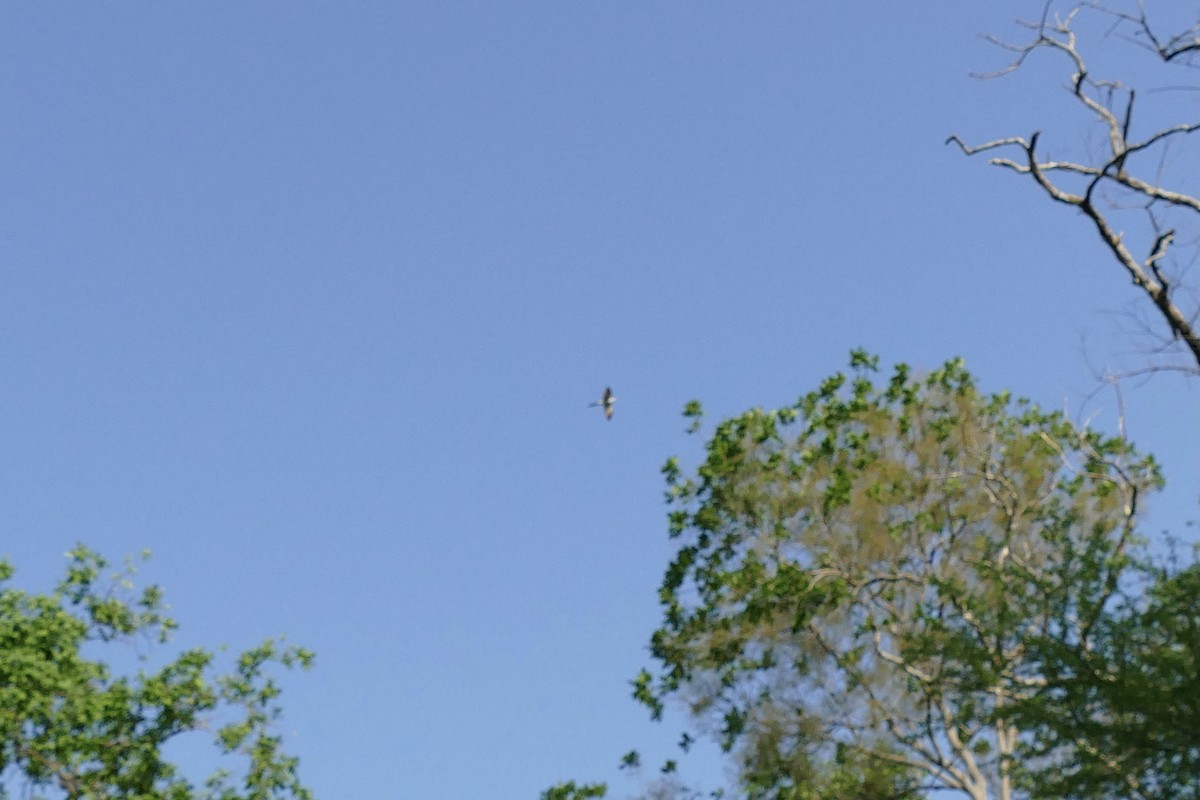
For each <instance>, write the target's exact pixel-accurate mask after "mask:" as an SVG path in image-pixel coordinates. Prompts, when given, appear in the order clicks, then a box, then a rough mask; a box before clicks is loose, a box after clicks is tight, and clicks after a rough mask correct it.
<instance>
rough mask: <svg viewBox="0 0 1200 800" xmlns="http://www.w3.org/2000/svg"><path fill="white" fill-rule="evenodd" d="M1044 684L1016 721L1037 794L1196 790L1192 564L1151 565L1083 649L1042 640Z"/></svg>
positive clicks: (1197, 663) (1197, 641)
mask: <svg viewBox="0 0 1200 800" xmlns="http://www.w3.org/2000/svg"><path fill="white" fill-rule="evenodd" d="M1039 644H1040V645H1041V647H1040V652H1039V655H1040V657H1041V659H1042V663H1043V668H1044V671H1045V674H1046V677H1047V683H1046V686H1045V687H1044V688H1043V689H1042V691H1041V692H1039V693H1038V695H1037V696H1036V697H1034V698H1033V699H1032V700H1031V702H1029V703H1028V704H1026V705H1025V706H1024V707H1021V708H1018V709H1016V710H1015V715H1014V716H1015V719H1017V720H1018V722H1019V724H1021V725H1024V726H1027V727H1028V728H1029V729H1030V730H1031V731H1032V732H1033V733H1034V734H1035V735H1034V736H1033V737H1031V739H1030V741H1029V746H1028V748H1027V754H1028V756H1030V757H1031V758H1035V759H1041V760H1044V763H1047V764H1049V765H1052V767H1053V768H1050V769H1044V770H1040V771H1039V772H1040V774H1039V775H1038V776H1037V778H1038V783H1037V789H1038V793H1039V795H1041V796H1043V797H1062V798H1079V800H1082V799H1083V798H1091V797H1112V796H1120V797H1142V798H1160V799H1161V800H1195V799H1196V798H1200V565H1196V564H1192V565H1191V566H1189V567H1187V568H1184V569H1182V570H1181V569H1177V568H1163V569H1160V570H1158V572H1157V574H1156V575H1155V576H1154V579H1153V582H1152V583H1151V584H1150V586H1149V587H1148V588H1147V589H1146V591H1145V593H1144V595H1142V596H1141V597H1140V598H1138V599H1131V600H1129V601H1128V602H1127V603H1125V604H1124V605H1123V606H1122V607H1121V608H1120V609H1119V610H1118V611H1117V612H1116V613H1114V614H1112V615H1110V616H1108V617H1105V618H1103V619H1102V620H1101V621H1100V624H1098V625H1097V630H1096V634H1095V636H1094V637H1093V642H1092V647H1091V648H1081V647H1073V646H1065V645H1063V644H1062V643H1059V642H1053V641H1049V642H1041V643H1039Z"/></svg>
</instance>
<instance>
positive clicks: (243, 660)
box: [0, 546, 312, 800]
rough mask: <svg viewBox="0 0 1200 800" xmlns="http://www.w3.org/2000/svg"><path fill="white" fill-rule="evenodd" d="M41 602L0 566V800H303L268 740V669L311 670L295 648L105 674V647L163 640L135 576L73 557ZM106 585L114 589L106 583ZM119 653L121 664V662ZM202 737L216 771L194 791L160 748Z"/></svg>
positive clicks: (271, 685) (275, 710) (159, 611)
mask: <svg viewBox="0 0 1200 800" xmlns="http://www.w3.org/2000/svg"><path fill="white" fill-rule="evenodd" d="M68 556H69V558H70V562H69V566H68V569H67V573H66V576H65V577H64V578H63V579H62V581H61V582H60V583H59V584H58V586H57V587H56V588H55V589H54V590H53V591H51V592H49V593H46V594H29V593H26V592H22V591H19V590H17V589H15V588H13V587H12V586H11V585H10V584H11V579H12V576H13V568H12V566H11V565H9V564H8V563H7V562H0V773H3V775H4V777H5V782H4V784H3V786H0V795H3V796H7V794H8V790H9V789H11V788H13V787H19V790H20V793H21V796H25V797H32V798H42V797H66V798H70V799H71V800H76V799H78V800H85V799H86V800H101V799H102V798H122V799H123V800H152V799H153V800H193V799H194V798H205V799H206V800H208V799H211V800H268V798H297V799H298V800H307V798H310V797H311V794H310V792H309V791H308V790H307V789H306V788H305V787H304V786H303V785H302V784H301V783H300V780H299V778H298V776H297V772H296V766H297V762H296V759H295V758H294V757H291V756H289V755H287V754H286V753H284V752H283V750H282V749H281V742H280V739H279V737H278V735H276V734H275V733H273V732H272V723H273V722H274V720H276V719H277V717H278V716H279V713H280V709H279V705H278V695H279V688H278V686H277V684H276V683H275V682H274V680H273V679H272V678H271V676H270V668H271V666H272V665H273V664H274V665H281V666H287V667H290V666H293V665H296V666H300V667H308V666H309V664H310V663H311V660H312V656H311V654H310V653H308V652H307V651H305V650H302V649H299V648H293V647H282V646H280V645H279V644H278V643H276V642H274V641H267V642H265V643H264V644H262V645H261V646H259V647H256V648H254V649H252V650H249V651H247V652H245V653H243V654H241V655H240V656H239V657H237V658H236V660H235V664H234V667H233V668H232V669H231V670H230V671H229V672H228V673H219V672H217V671H216V670H215V667H214V659H215V656H214V654H213V653H212V652H210V651H208V650H203V649H191V650H186V651H184V652H182V653H180V654H179V655H178V656H177V657H175V658H174V659H173V660H171V661H170V662H169V663H167V664H166V665H165V666H162V667H161V668H158V669H155V670H152V671H141V672H138V673H137V674H136V675H122V674H115V671H114V670H113V669H112V668H111V667H110V666H109V664H108V663H106V662H105V661H104V660H101V659H100V657H99V656H101V655H102V653H103V652H105V651H106V650H108V649H111V647H112V646H114V645H119V644H128V643H130V642H133V643H135V644H136V643H139V642H145V641H147V640H150V641H157V642H159V643H162V642H163V641H165V640H166V639H167V637H168V636H169V635H170V633H171V632H172V631H173V630H174V628H175V624H174V622H173V621H172V620H171V619H169V618H168V617H167V616H165V614H164V612H163V605H162V595H161V592H160V591H159V590H158V589H157V588H155V587H150V588H147V589H145V590H143V591H141V592H140V593H135V592H134V590H133V588H132V583H131V582H130V580H129V577H130V573H131V572H132V567H131V566H128V567H127V569H126V570H125V571H124V572H122V573H120V574H117V575H115V576H106V574H105V570H106V569H107V566H108V565H107V564H106V562H105V561H104V560H103V559H102V558H101V557H100V556H99V555H97V554H96V553H94V552H92V551H90V550H88V549H86V548H84V547H82V546H80V547H78V548H76V549H75V550H73V551H71V552H70V553H68ZM110 578H111V581H110ZM128 652H129V651H128V650H127V649H126V650H124V651H123V656H127V655H128ZM197 731H199V732H205V733H206V734H208V735H211V736H212V737H213V739H214V745H215V748H216V750H217V752H218V753H219V754H221V757H222V758H223V759H224V761H225V764H226V768H224V769H221V770H220V771H218V772H216V773H215V774H213V775H211V776H209V777H208V778H207V780H204V781H202V782H200V783H196V782H193V779H191V778H190V777H189V776H187V775H185V774H184V772H183V770H182V769H181V768H180V766H179V765H177V764H175V763H173V762H172V761H171V760H170V759H169V758H168V757H167V755H166V754H165V753H164V749H165V748H166V747H167V746H168V745H169V744H170V743H171V742H173V741H176V740H178V739H179V738H180V737H182V736H183V735H184V734H188V733H190V732H197Z"/></svg>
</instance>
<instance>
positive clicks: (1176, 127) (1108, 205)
mask: <svg viewBox="0 0 1200 800" xmlns="http://www.w3.org/2000/svg"><path fill="white" fill-rule="evenodd" d="M1051 5H1052V3H1050V2H1048V3H1047V4H1046V5H1045V6H1044V8H1043V13H1042V17H1041V19H1040V20H1039V21H1037V22H1020V23H1018V24H1019V25H1021V26H1022V27H1023V28H1026V29H1027V30H1030V31H1032V32H1033V34H1034V35H1033V37H1032V39H1031V40H1030V41H1028V42H1026V43H1023V44H1011V43H1008V42H1004V41H1002V40H1000V39H998V38H995V37H988V40H989V41H991V42H993V43H994V44H996V45H997V46H999V47H1001V48H1003V49H1005V50H1008V51H1010V52H1012V53H1015V54H1016V55H1015V57H1014V58H1013V60H1012V61H1011V62H1010V63H1009V64H1008V65H1007V66H1006V67H1004V68H1002V69H1000V70H998V71H996V72H992V73H988V74H985V75H980V76H978V77H985V78H994V77H999V76H1002V75H1007V74H1009V73H1011V72H1014V71H1016V70H1018V69H1020V68H1021V67H1022V66H1023V65H1024V63H1025V61H1026V59H1027V58H1028V57H1029V56H1030V55H1031V54H1032V53H1034V52H1035V51H1039V50H1043V49H1048V50H1051V51H1054V52H1058V53H1061V54H1062V55H1063V56H1065V57H1066V58H1067V59H1068V61H1069V62H1070V64H1071V66H1072V67H1073V72H1072V75H1071V77H1070V82H1069V89H1070V91H1071V94H1072V96H1073V97H1074V98H1075V100H1076V101H1077V102H1078V103H1080V104H1081V105H1082V106H1083V107H1084V109H1086V111H1087V112H1088V113H1089V114H1090V115H1091V116H1092V117H1093V118H1094V119H1095V120H1096V121H1097V122H1098V123H1099V124H1100V125H1101V126H1102V128H1103V130H1104V131H1105V134H1106V138H1107V140H1108V141H1107V148H1106V149H1107V150H1108V153H1107V154H1106V156H1105V157H1103V158H1102V159H1097V160H1096V161H1094V162H1088V161H1082V162H1077V161H1069V160H1051V159H1047V158H1045V157H1044V156H1043V155H1040V154H1039V148H1038V140H1039V137H1040V135H1041V134H1040V132H1035V133H1033V134H1032V135H1030V136H1029V137H1021V136H1010V137H1004V138H999V139H994V140H991V141H988V142H984V143H983V144H978V145H969V144H967V143H966V142H965V141H963V139H962V138H960V137H959V136H957V135H953V136H950V137H949V138H948V139H947V140H946V143H947V144H950V143H953V144H956V145H958V147H959V149H961V150H962V152H963V153H964V154H966V155H968V156H974V155H977V154H980V153H986V152H991V151H1013V150H1016V151H1018V152H1019V155H1018V156H1014V157H1006V156H1002V155H996V156H994V157H993V158H991V159H990V162H989V163H991V164H992V165H993V166H997V167H1001V168H1004V169H1007V170H1010V171H1012V172H1015V173H1017V174H1022V175H1028V176H1030V178H1031V179H1032V180H1033V181H1034V183H1035V184H1036V185H1037V186H1038V187H1039V188H1040V189H1041V190H1042V191H1043V192H1044V193H1045V194H1046V195H1047V196H1048V197H1049V198H1050V199H1052V200H1054V201H1055V202H1058V203H1061V204H1064V205H1069V206H1073V207H1075V208H1076V209H1078V210H1079V211H1080V212H1081V213H1082V214H1083V215H1084V216H1085V217H1086V218H1087V219H1089V220H1090V221H1091V223H1092V226H1093V227H1094V228H1095V230H1096V233H1097V234H1098V236H1099V238H1100V240H1101V242H1102V243H1103V244H1104V245H1105V247H1106V248H1107V249H1108V250H1109V252H1111V253H1112V255H1113V256H1114V257H1115V258H1116V260H1117V262H1118V264H1119V265H1120V266H1121V267H1122V268H1123V269H1124V270H1125V272H1126V274H1127V275H1128V276H1129V278H1130V279H1131V280H1132V282H1133V284H1134V285H1135V286H1136V287H1137V288H1138V289H1139V290H1140V291H1141V292H1142V294H1143V295H1144V296H1145V297H1146V298H1147V299H1148V300H1149V301H1150V303H1151V306H1152V307H1153V308H1154V309H1155V311H1156V314H1157V316H1158V318H1159V319H1160V321H1161V322H1163V323H1165V325H1166V328H1167V333H1168V334H1169V340H1168V341H1170V342H1174V343H1177V344H1178V345H1180V346H1182V348H1183V349H1184V350H1186V352H1187V353H1188V354H1189V357H1190V359H1191V360H1192V361H1193V362H1195V365H1196V369H1197V370H1198V371H1200V328H1198V327H1197V323H1196V315H1197V312H1198V311H1200V308H1197V309H1191V310H1190V311H1189V310H1185V309H1184V308H1182V307H1181V306H1180V305H1179V304H1178V302H1177V299H1176V298H1177V293H1176V292H1175V291H1174V290H1175V289H1176V284H1177V281H1176V280H1175V279H1173V278H1171V277H1169V276H1168V275H1167V273H1166V271H1165V270H1164V269H1163V267H1162V262H1163V261H1164V259H1166V258H1167V256H1168V254H1169V252H1170V249H1171V247H1172V245H1173V244H1174V243H1175V240H1176V231H1175V230H1174V229H1170V228H1168V229H1164V228H1163V226H1162V225H1160V221H1159V216H1158V214H1157V213H1156V212H1159V211H1164V210H1176V211H1180V212H1184V213H1188V214H1197V215H1200V197H1197V196H1194V195H1191V194H1188V193H1187V192H1185V191H1180V190H1177V189H1173V188H1168V187H1167V186H1165V185H1163V184H1162V182H1161V154H1162V153H1164V152H1165V149H1166V148H1167V147H1168V146H1169V144H1170V143H1171V142H1172V141H1174V140H1175V139H1178V138H1180V137H1186V136H1188V135H1190V134H1193V133H1196V132H1197V131H1200V120H1195V121H1187V122H1181V123H1178V124H1173V125H1168V126H1166V127H1162V128H1160V129H1159V130H1157V131H1154V132H1153V133H1151V134H1150V135H1148V136H1146V137H1144V138H1141V139H1137V138H1134V136H1133V127H1134V109H1135V100H1136V98H1137V95H1136V93H1135V91H1134V89H1133V88H1132V87H1129V86H1126V85H1124V84H1123V83H1121V82H1119V81H1111V80H1098V79H1095V78H1092V77H1091V75H1090V73H1089V70H1088V66H1087V63H1086V62H1085V60H1084V57H1083V55H1082V54H1081V51H1080V48H1079V43H1078V39H1077V36H1076V32H1075V30H1074V29H1073V28H1072V24H1073V23H1074V22H1075V20H1076V18H1077V16H1078V15H1079V13H1080V12H1081V11H1082V10H1085V9H1086V10H1092V11H1096V12H1098V13H1103V14H1107V15H1109V16H1111V17H1112V18H1113V20H1114V27H1121V26H1124V27H1132V28H1133V35H1132V36H1130V37H1126V38H1127V39H1128V40H1129V41H1132V42H1134V43H1136V44H1138V45H1140V46H1142V47H1143V48H1144V49H1146V50H1147V51H1148V52H1150V53H1152V54H1154V56H1155V57H1156V58H1157V59H1159V60H1161V61H1162V62H1163V63H1169V62H1176V63H1178V64H1183V65H1186V66H1193V65H1192V64H1191V57H1192V56H1193V55H1195V54H1196V53H1200V19H1198V20H1197V23H1196V24H1195V25H1193V26H1192V27H1190V28H1188V29H1187V30H1186V31H1183V32H1181V33H1177V34H1175V35H1171V36H1162V35H1160V34H1159V33H1157V32H1156V31H1155V29H1154V28H1153V27H1152V25H1151V23H1150V21H1149V19H1148V18H1147V15H1146V11H1145V8H1144V6H1143V5H1142V4H1141V3H1139V4H1138V8H1137V12H1136V13H1131V12H1128V11H1122V10H1119V9H1113V8H1109V7H1107V6H1104V5H1101V4H1099V3H1095V2H1083V3H1081V4H1080V5H1077V6H1075V7H1074V8H1072V9H1071V10H1070V12H1069V13H1067V14H1066V15H1065V16H1061V17H1057V16H1056V17H1054V18H1053V19H1051V14H1050V9H1051ZM1150 152H1156V153H1159V154H1160V166H1159V172H1158V173H1156V174H1155V176H1154V178H1153V179H1147V178H1145V177H1141V176H1139V175H1137V174H1135V172H1134V167H1133V165H1132V164H1131V161H1132V160H1133V159H1134V157H1135V156H1139V155H1142V154H1147V153H1150ZM1056 173H1058V174H1063V175H1071V176H1077V177H1078V178H1079V179H1081V181H1080V182H1081V184H1082V185H1081V188H1074V187H1072V188H1071V189H1068V188H1066V187H1065V186H1064V185H1062V184H1060V183H1058V182H1056V181H1057V179H1054V178H1052V177H1051V176H1052V175H1054V174H1056ZM1106 186H1111V187H1115V188H1117V189H1119V190H1121V191H1122V192H1124V193H1127V194H1132V195H1133V196H1135V197H1139V198H1141V200H1142V203H1141V207H1142V208H1143V209H1145V210H1146V212H1147V214H1148V216H1149V218H1150V223H1151V227H1152V229H1153V234H1154V239H1153V242H1152V244H1151V245H1150V247H1149V249H1148V251H1147V254H1146V255H1145V256H1142V257H1139V256H1138V255H1135V253H1134V252H1133V249H1131V245H1130V244H1128V243H1127V241H1126V237H1125V234H1124V232H1123V231H1121V230H1119V229H1118V228H1117V226H1116V224H1115V222H1114V219H1113V217H1112V213H1113V211H1114V209H1115V208H1118V207H1117V206H1116V205H1115V203H1114V202H1112V201H1108V202H1105V203H1103V204H1102V203H1101V200H1102V198H1103V189H1104V187H1106Z"/></svg>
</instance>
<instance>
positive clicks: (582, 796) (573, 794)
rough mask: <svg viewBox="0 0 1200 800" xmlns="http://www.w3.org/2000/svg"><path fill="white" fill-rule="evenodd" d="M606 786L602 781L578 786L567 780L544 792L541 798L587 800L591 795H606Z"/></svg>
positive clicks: (543, 799) (549, 799) (547, 799)
mask: <svg viewBox="0 0 1200 800" xmlns="http://www.w3.org/2000/svg"><path fill="white" fill-rule="evenodd" d="M605 791H606V787H605V785H604V784H602V783H591V784H585V785H581V786H577V785H576V784H575V781H567V782H566V783H560V784H558V785H557V786H553V787H551V788H549V789H547V790H546V791H544V792H542V795H541V800H587V798H589V797H604V794H605Z"/></svg>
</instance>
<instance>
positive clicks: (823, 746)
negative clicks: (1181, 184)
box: [635, 352, 1160, 800]
mask: <svg viewBox="0 0 1200 800" xmlns="http://www.w3.org/2000/svg"><path fill="white" fill-rule="evenodd" d="M851 366H852V370H853V374H852V375H851V376H850V377H847V376H845V375H842V374H838V375H834V376H833V377H831V378H829V379H828V380H826V381H824V382H823V383H822V384H821V386H820V388H819V389H818V390H817V391H814V392H812V393H810V394H808V395H806V396H804V397H803V398H801V399H800V400H799V401H798V402H797V403H795V404H794V405H792V406H789V407H786V408H783V409H780V410H778V411H772V412H767V411H762V410H757V409H756V410H752V411H750V412H747V413H745V414H742V415H741V416H738V417H735V418H733V419H730V420H726V421H724V422H722V423H721V424H719V425H718V426H717V428H716V430H715V432H714V433H713V435H712V437H711V439H710V440H709V442H708V444H707V457H706V459H705V460H704V462H703V464H701V465H700V467H699V468H698V469H697V471H696V474H695V476H694V477H691V476H685V474H684V471H683V470H682V468H681V467H680V465H679V464H678V462H676V461H674V460H672V461H670V462H668V464H667V465H666V467H665V468H664V473H665V475H666V477H667V481H668V486H669V490H668V497H669V501H670V503H671V506H672V510H671V514H670V521H671V524H670V528H671V535H672V536H673V537H674V538H675V539H677V540H678V542H679V549H678V552H677V553H676V555H675V557H674V559H673V560H672V562H671V564H670V566H669V567H668V569H667V572H666V576H665V578H664V581H663V584H662V587H661V592H660V600H661V603H662V607H663V614H664V616H663V622H662V625H661V627H660V628H659V629H658V630H657V631H656V632H655V633H654V635H653V637H652V641H651V646H652V653H653V655H654V657H655V659H656V660H657V662H658V665H659V666H658V670H657V674H653V675H652V674H651V673H650V672H644V673H643V674H642V675H641V676H639V678H638V680H637V681H635V696H636V697H637V698H638V699H639V700H641V701H642V702H643V703H645V704H646V705H647V706H649V707H650V709H651V710H652V712H653V713H654V714H655V715H656V716H657V715H659V714H661V712H662V710H663V708H664V705H665V703H666V702H667V701H668V700H669V699H671V698H676V699H680V700H682V701H683V702H684V703H685V704H686V707H687V709H688V711H689V712H690V714H691V715H692V716H693V718H694V719H695V720H696V722H697V724H698V725H699V726H700V727H701V728H702V729H704V730H706V731H708V732H711V733H714V734H716V736H717V738H718V740H719V741H720V743H721V745H722V747H723V748H724V749H725V750H726V751H728V752H730V753H732V754H734V755H735V756H736V759H737V764H738V775H739V781H740V784H741V786H740V788H741V790H742V791H743V792H744V793H745V794H746V796H747V797H750V798H792V799H794V800H799V799H800V798H804V800H808V799H809V798H834V797H851V796H853V797H872V796H874V797H890V798H901V797H909V796H915V795H916V794H917V793H918V792H920V791H924V790H928V789H938V788H941V789H950V790H957V791H959V792H961V793H964V794H966V795H967V796H970V797H973V798H978V800H982V799H983V798H984V797H998V798H1009V797H1011V796H1013V793H1014V792H1015V791H1018V790H1019V788H1020V787H1021V786H1022V785H1025V784H1024V783H1023V782H1024V781H1026V780H1027V779H1028V778H1029V777H1030V776H1031V775H1032V772H1030V770H1032V769H1033V768H1034V767H1035V766H1036V765H1033V764H1029V763H1025V762H1023V761H1021V760H1020V759H1021V757H1022V755H1023V752H1022V750H1021V749H1020V748H1021V745H1022V742H1024V741H1025V739H1026V738H1027V736H1026V730H1025V729H1024V728H1022V727H1021V726H1022V725H1028V726H1030V729H1034V728H1036V727H1037V726H1038V725H1039V724H1041V723H1043V722H1045V720H1043V719H1041V717H1039V716H1038V713H1039V708H1040V713H1041V714H1043V715H1050V714H1053V713H1056V709H1055V708H1054V707H1052V705H1043V706H1041V707H1039V706H1038V705H1037V703H1035V702H1034V700H1035V699H1037V698H1042V697H1044V695H1043V694H1039V692H1041V691H1042V690H1043V689H1044V688H1045V687H1046V686H1047V675H1046V674H1045V669H1046V668H1047V667H1048V666H1049V665H1050V661H1049V660H1048V658H1047V657H1046V656H1047V654H1048V653H1049V652H1050V651H1051V647H1050V645H1051V644H1053V645H1055V646H1057V647H1059V648H1061V649H1062V650H1063V651H1066V650H1072V649H1073V650H1075V651H1088V650H1089V649H1090V648H1092V647H1093V645H1094V643H1095V642H1097V641H1099V640H1101V639H1104V638H1105V637H1110V636H1113V635H1115V633H1116V629H1115V628H1113V626H1115V625H1117V623H1115V622H1113V623H1111V624H1110V621H1109V619H1110V616H1111V613H1112V610H1113V608H1114V605H1116V604H1117V602H1118V600H1119V597H1120V589H1121V587H1122V582H1123V576H1126V575H1127V574H1128V571H1129V569H1130V566H1131V564H1132V560H1131V555H1130V554H1131V548H1132V546H1133V545H1134V543H1135V542H1134V526H1135V521H1136V518H1137V514H1138V511H1139V509H1140V506H1141V503H1142V499H1143V497H1144V495H1145V494H1146V493H1147V492H1148V491H1150V490H1152V489H1154V488H1156V487H1157V486H1158V485H1159V484H1160V478H1159V475H1158V472H1157V469H1156V467H1155V465H1154V464H1153V462H1152V461H1151V460H1150V459H1148V458H1141V457H1139V456H1138V455H1137V454H1136V453H1135V452H1134V451H1133V449H1132V448H1131V446H1130V445H1129V444H1128V443H1127V442H1125V441H1122V440H1118V439H1111V438H1106V437H1103V436H1101V435H1100V434H1098V433H1096V432H1093V431H1087V430H1079V429H1077V428H1076V427H1074V426H1073V425H1071V424H1070V423H1069V422H1068V421H1067V420H1066V419H1065V418H1063V417H1062V415H1060V414H1057V413H1050V412H1044V411H1042V410H1040V409H1039V408H1037V407H1036V406H1034V405H1031V404H1029V403H1028V402H1025V401H1015V402H1014V401H1012V400H1011V398H1010V397H1009V396H1008V395H1007V394H999V395H984V394H981V393H980V392H979V391H978V390H977V389H976V387H975V384H974V382H973V380H972V378H971V376H970V375H969V374H968V373H967V371H966V370H965V369H964V367H963V365H962V363H961V362H958V361H951V362H949V363H947V364H946V365H945V366H943V367H942V368H941V369H939V370H937V371H935V372H933V373H932V374H931V375H929V376H928V377H926V378H924V379H916V378H914V377H913V376H911V375H910V373H909V370H908V369H907V368H906V367H905V366H903V365H900V366H899V367H897V368H896V369H895V372H894V373H893V375H892V376H891V377H890V380H888V381H887V382H886V383H884V384H883V385H880V386H877V385H876V383H875V378H876V376H877V373H878V365H877V360H876V359H875V358H873V357H871V356H869V355H867V354H865V353H862V352H856V353H854V354H853V355H852V359H851ZM698 415H699V409H698V408H696V407H689V413H688V416H689V417H692V418H693V419H695V418H698ZM1149 611H1150V609H1147V613H1149ZM1117 627H1119V626H1117ZM1017 709H1020V711H1021V714H1018V713H1017ZM1022 715H1024V716H1022ZM1029 717H1033V719H1029ZM1058 746H1059V747H1060V748H1067V749H1071V750H1074V749H1077V748H1078V747H1079V746H1080V743H1079V742H1078V741H1071V742H1064V741H1060V742H1058ZM1047 763H1049V761H1047ZM855 781H857V782H858V783H854V782H855Z"/></svg>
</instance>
